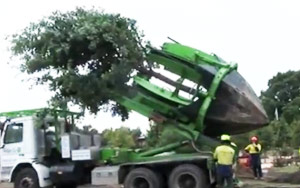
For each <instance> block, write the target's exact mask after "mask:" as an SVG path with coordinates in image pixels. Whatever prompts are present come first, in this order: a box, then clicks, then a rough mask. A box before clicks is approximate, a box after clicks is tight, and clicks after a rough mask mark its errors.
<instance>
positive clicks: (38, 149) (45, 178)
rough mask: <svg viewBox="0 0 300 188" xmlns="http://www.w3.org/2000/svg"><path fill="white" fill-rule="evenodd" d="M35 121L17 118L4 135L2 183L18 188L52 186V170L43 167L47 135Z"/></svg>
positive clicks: (0, 152) (0, 153) (0, 164)
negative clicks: (13, 184) (12, 184)
mask: <svg viewBox="0 0 300 188" xmlns="http://www.w3.org/2000/svg"><path fill="white" fill-rule="evenodd" d="M35 122H36V120H35V119H34V118H33V117H20V118H14V119H12V120H11V121H8V122H6V123H5V125H4V126H3V127H2V132H1V146H0V158H1V159H0V179H1V181H6V182H15V183H16V184H20V186H19V187H24V188H25V187H35V186H33V184H37V183H38V185H37V186H39V187H47V186H51V181H50V178H49V168H48V167H47V166H46V165H45V164H43V157H45V155H46V152H47V151H46V147H45V139H46V138H45V136H44V135H45V134H44V133H43V131H44V130H43V129H40V128H38V127H37V126H38V125H36V123H35Z"/></svg>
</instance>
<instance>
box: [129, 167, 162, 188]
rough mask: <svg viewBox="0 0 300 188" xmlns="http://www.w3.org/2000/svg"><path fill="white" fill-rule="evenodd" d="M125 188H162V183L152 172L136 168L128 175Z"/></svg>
mask: <svg viewBox="0 0 300 188" xmlns="http://www.w3.org/2000/svg"><path fill="white" fill-rule="evenodd" d="M124 188H162V182H161V179H160V178H159V176H158V175H156V174H155V173H154V172H153V171H152V170H150V169H147V168H136V169H134V170H132V171H131V172H130V173H129V174H128V175H127V177H126V179H125V183H124Z"/></svg>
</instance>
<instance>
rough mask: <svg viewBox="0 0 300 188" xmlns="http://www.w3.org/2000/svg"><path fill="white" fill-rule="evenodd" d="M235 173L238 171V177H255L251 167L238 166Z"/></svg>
mask: <svg viewBox="0 0 300 188" xmlns="http://www.w3.org/2000/svg"><path fill="white" fill-rule="evenodd" d="M235 173H236V175H237V177H240V178H252V177H253V173H252V170H251V168H246V167H241V166H237V168H236V171H235Z"/></svg>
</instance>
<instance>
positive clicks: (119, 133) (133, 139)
mask: <svg viewBox="0 0 300 188" xmlns="http://www.w3.org/2000/svg"><path fill="white" fill-rule="evenodd" d="M101 135H102V144H103V145H104V146H109V147H120V148H136V147H137V146H138V143H137V138H138V137H140V136H141V130H140V129H133V130H130V129H129V128H127V127H121V128H118V129H115V130H113V129H105V130H104V131H103V132H102V133H101Z"/></svg>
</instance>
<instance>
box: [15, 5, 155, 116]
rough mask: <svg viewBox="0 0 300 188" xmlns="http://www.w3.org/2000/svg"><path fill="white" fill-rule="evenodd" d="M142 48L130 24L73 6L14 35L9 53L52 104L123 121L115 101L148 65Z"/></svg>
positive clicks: (122, 112) (116, 16)
mask: <svg viewBox="0 0 300 188" xmlns="http://www.w3.org/2000/svg"><path fill="white" fill-rule="evenodd" d="M146 44H147V42H146V41H144V39H143V34H142V33H141V32H140V31H139V30H138V29H137V26H136V21H135V20H132V19H129V18H125V17H122V16H120V15H119V14H107V13H104V12H98V11H97V10H95V9H92V10H84V9H82V8H77V9H76V10H74V11H70V12H66V13H61V12H55V13H53V14H52V15H51V16H49V17H47V18H44V19H43V20H41V21H40V22H38V23H32V24H31V25H30V26H29V27H27V28H25V29H24V30H23V32H22V33H20V34H16V35H14V36H13V38H12V52H13V53H14V55H17V56H18V57H20V58H21V59H22V60H23V64H22V66H21V68H22V71H23V72H26V73H28V74H30V75H33V76H35V75H36V77H35V78H36V84H48V85H49V87H50V90H51V91H53V92H55V96H54V97H53V98H52V102H53V103H54V104H58V105H61V104H60V103H61V102H62V101H63V102H64V103H63V104H66V103H67V102H72V103H73V104H78V105H80V106H81V107H82V109H85V108H87V109H89V110H90V111H91V112H93V113H97V112H98V111H99V110H110V111H112V114H113V115H121V116H122V118H123V119H126V118H127V117H128V112H127V110H126V109H125V108H124V107H123V106H121V105H120V104H118V103H117V102H115V101H114V97H117V96H116V95H119V94H120V95H121V94H122V93H126V92H127V91H128V89H127V88H128V87H129V84H128V82H129V80H130V79H131V77H132V75H133V74H134V73H135V72H137V70H138V69H139V68H141V67H142V68H146V69H147V68H149V67H151V64H149V63H146V61H145V53H146V48H145V46H146Z"/></svg>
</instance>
